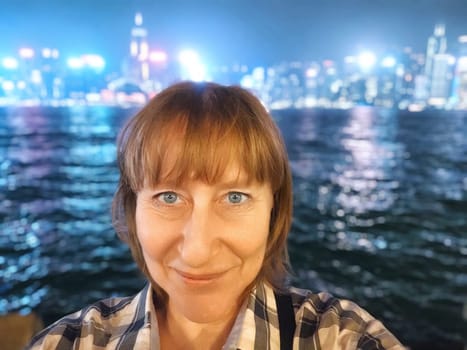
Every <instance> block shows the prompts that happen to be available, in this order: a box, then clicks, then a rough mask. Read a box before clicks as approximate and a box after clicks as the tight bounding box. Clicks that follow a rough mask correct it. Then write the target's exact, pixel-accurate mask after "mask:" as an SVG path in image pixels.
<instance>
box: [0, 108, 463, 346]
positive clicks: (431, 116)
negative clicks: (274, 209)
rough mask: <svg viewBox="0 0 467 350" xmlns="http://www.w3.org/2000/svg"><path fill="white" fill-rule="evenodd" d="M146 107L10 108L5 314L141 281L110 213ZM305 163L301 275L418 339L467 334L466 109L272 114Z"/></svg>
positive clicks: (0, 288)
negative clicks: (119, 142) (124, 139)
mask: <svg viewBox="0 0 467 350" xmlns="http://www.w3.org/2000/svg"><path fill="white" fill-rule="evenodd" d="M135 112H136V111H135V110H131V109H126V110H122V109H113V108H103V107H74V108H68V109H60V108H50V109H46V108H40V109H34V108H30V109H14V108H13V109H0V297H1V298H0V312H7V311H13V310H22V311H28V310H30V309H34V310H37V311H38V312H39V313H40V314H41V315H42V316H43V317H44V319H45V321H46V323H49V322H52V321H53V320H55V319H56V318H58V317H60V316H62V315H63V314H66V313H69V312H71V311H74V310H76V309H79V308H81V307H82V306H84V305H85V304H87V303H90V302H92V301H95V300H96V299H99V298H103V297H107V296H110V295H122V294H124V295H129V294H132V293H134V292H136V291H137V290H138V289H139V288H141V287H142V285H143V283H144V282H143V280H142V279H141V277H140V275H139V273H138V272H137V270H136V268H135V265H134V264H133V262H132V260H131V257H130V254H129V251H128V249H127V248H126V247H125V246H124V245H123V244H122V243H120V242H119V241H118V239H116V237H115V235H114V233H113V230H112V228H111V223H110V215H109V213H110V201H111V197H112V194H113V192H114V190H115V186H116V182H117V180H118V174H117V170H116V166H115V137H116V133H117V130H118V129H119V127H120V126H121V124H122V123H123V121H124V120H125V119H126V118H127V117H128V116H129V115H132V114H134V113H135ZM274 115H275V117H276V119H277V121H278V123H279V126H280V128H281V129H282V131H283V133H284V138H285V140H286V143H287V148H288V151H289V155H290V160H291V165H292V169H293V174H294V186H295V213H294V216H295V220H294V225H293V229H292V233H291V236H290V251H291V258H292V262H293V265H294V269H295V284H296V285H299V286H302V287H306V288H310V289H312V290H328V291H331V292H332V293H334V294H335V295H337V296H341V297H347V298H351V299H353V300H355V301H357V302H358V303H359V304H360V305H362V306H364V307H365V308H367V309H368V310H369V311H370V312H371V313H372V314H374V315H375V316H377V317H379V318H381V319H383V320H384V322H385V324H386V325H387V326H388V327H389V328H390V329H391V330H393V331H394V333H396V334H397V335H398V336H399V337H400V338H401V339H402V340H404V341H405V342H408V343H416V342H419V341H430V342H436V341H439V342H442V341H443V340H455V341H458V342H462V341H464V342H466V343H467V323H466V320H465V319H466V318H467V306H465V305H466V303H467V215H466V213H467V211H466V209H465V208H467V141H466V135H467V124H466V121H467V115H466V114H465V113H460V112H459V113H457V112H450V113H447V112H443V113H441V112H424V113H406V112H391V111H384V110H376V109H371V108H367V107H362V108H355V109H352V110H350V111H329V110H301V111H282V112H277V113H274Z"/></svg>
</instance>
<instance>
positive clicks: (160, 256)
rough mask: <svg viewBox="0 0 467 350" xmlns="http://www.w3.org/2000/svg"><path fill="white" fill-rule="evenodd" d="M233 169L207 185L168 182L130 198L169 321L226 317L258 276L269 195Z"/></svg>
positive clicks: (266, 231) (267, 188) (266, 230)
mask: <svg viewBox="0 0 467 350" xmlns="http://www.w3.org/2000/svg"><path fill="white" fill-rule="evenodd" d="M238 169H239V168H238V167H235V166H232V167H230V168H228V169H227V170H226V171H225V173H224V175H223V176H222V177H221V179H220V180H219V181H218V182H217V183H215V184H212V185H208V184H206V183H204V182H201V181H198V180H189V181H186V182H185V183H183V184H182V185H178V186H176V185H174V183H170V181H168V182H164V183H159V184H158V185H157V186H155V187H154V188H152V187H151V188H149V187H145V188H143V189H142V190H141V191H140V192H138V196H137V206H136V228H137V235H138V239H139V242H140V244H141V248H142V251H143V256H144V259H145V262H146V265H147V268H148V271H149V273H150V275H151V277H152V278H153V279H154V281H156V282H157V284H158V285H159V286H160V287H161V288H162V289H164V290H165V291H166V292H167V294H168V295H169V300H168V311H169V313H173V314H177V315H182V316H184V317H186V318H188V319H189V320H191V321H193V322H201V323H205V322H215V321H216V320H225V319H226V317H234V316H235V315H236V313H237V311H238V307H239V306H240V304H241V302H242V300H241V297H242V296H243V293H244V291H245V289H246V288H247V287H248V286H249V285H250V284H251V282H253V280H254V279H255V278H256V276H257V275H258V272H259V270H260V269H261V266H262V263H263V259H264V255H265V252H266V246H267V240H268V234H269V221H270V216H271V209H272V206H273V195H272V191H271V187H270V185H269V184H267V183H257V182H248V181H247V177H246V174H245V173H243V172H241V171H239V170H238Z"/></svg>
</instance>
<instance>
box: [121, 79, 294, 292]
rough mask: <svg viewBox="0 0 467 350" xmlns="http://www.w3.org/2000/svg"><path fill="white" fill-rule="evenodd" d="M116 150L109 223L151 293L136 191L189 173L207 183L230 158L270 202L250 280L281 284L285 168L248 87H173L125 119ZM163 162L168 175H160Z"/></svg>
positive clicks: (286, 219)
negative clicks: (261, 255)
mask: <svg viewBox="0 0 467 350" xmlns="http://www.w3.org/2000/svg"><path fill="white" fill-rule="evenodd" d="M117 152H118V154H117V161H118V165H119V168H120V182H119V185H118V189H117V192H116V193H115V196H114V200H113V207H112V216H113V224H114V227H115V229H116V231H117V233H118V235H119V237H120V238H121V239H122V240H123V241H124V242H126V243H127V244H128V245H129V246H130V249H131V252H132V254H133V258H134V259H135V261H136V263H137V265H138V266H139V268H140V269H141V270H142V271H143V273H144V274H145V275H146V276H147V277H148V278H149V280H150V281H151V283H152V284H153V287H154V288H155V290H156V293H158V294H159V295H160V296H164V292H163V291H162V290H160V288H159V287H158V286H157V283H156V282H155V281H153V280H152V278H151V276H150V275H149V273H148V271H147V268H146V264H145V262H144V258H143V254H142V251H141V246H140V243H139V241H138V238H137V235H136V224H135V210H136V196H137V192H138V191H139V190H140V189H141V188H142V187H143V186H144V185H149V186H151V185H155V184H157V183H158V182H159V181H161V180H162V179H163V178H165V177H170V178H171V179H176V181H179V182H182V181H184V180H185V179H186V178H187V177H190V178H191V177H194V178H196V179H199V180H202V181H205V182H207V183H213V182H215V181H216V180H217V179H218V178H219V177H220V176H222V175H223V171H224V169H225V168H226V167H227V165H228V164H231V162H233V161H234V162H235V161H237V162H238V164H240V165H242V170H244V171H245V172H246V174H247V175H248V176H249V178H250V179H254V180H256V181H258V182H261V183H264V182H268V183H269V184H270V185H271V188H272V191H273V196H274V207H273V210H272V215H271V222H270V232H269V238H268V246H267V250H266V255H265V259H264V262H263V266H262V268H261V271H260V273H259V275H258V277H257V279H256V280H255V281H254V282H257V281H258V280H260V279H264V280H266V281H267V282H269V283H270V284H271V285H272V286H273V287H274V288H276V289H281V288H282V287H283V284H284V280H285V278H286V277H287V274H288V271H289V260H288V253H287V235H288V232H289V229H290V224H291V217H292V180H291V174H290V168H289V164H288V158H287V152H286V149H285V145H284V143H283V141H282V137H281V135H280V132H279V130H278V128H277V126H276V125H275V123H274V121H273V119H272V118H271V116H270V115H269V113H268V112H267V111H266V109H265V108H264V107H263V105H262V104H261V102H260V101H259V100H258V99H257V98H256V97H254V96H253V95H252V94H251V93H250V92H248V91H246V90H245V89H243V88H240V87H236V86H221V85H218V84H214V83H192V82H181V83H177V84H175V85H172V86H171V87H169V88H167V89H165V90H163V91H162V92H160V93H159V94H158V95H156V96H155V97H154V98H153V99H152V100H151V101H150V102H149V103H148V104H147V105H146V106H145V107H144V108H143V109H142V110H141V111H140V112H139V113H137V114H136V115H135V116H134V117H133V118H131V119H130V120H129V121H128V122H127V124H126V125H125V126H124V128H123V129H122V131H121V133H120V136H119V139H118V144H117ZM174 154H175V157H174ZM170 155H171V157H170ZM169 158H170V161H169ZM167 162H169V163H170V164H167ZM167 167H169V169H170V170H169V174H167V173H164V174H163V173H162V171H165V170H166V169H167ZM161 293H162V295H161ZM164 299H165V297H164Z"/></svg>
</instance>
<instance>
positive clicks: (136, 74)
mask: <svg viewBox="0 0 467 350" xmlns="http://www.w3.org/2000/svg"><path fill="white" fill-rule="evenodd" d="M147 36H148V32H147V30H146V28H144V27H143V15H142V14H141V13H140V12H137V13H136V14H135V18H134V26H133V28H132V29H131V42H130V67H129V71H130V74H129V75H130V77H131V78H133V79H135V80H138V81H139V80H142V81H145V80H147V79H148V78H149V62H148V60H149V45H148V41H147Z"/></svg>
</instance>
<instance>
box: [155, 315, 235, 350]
mask: <svg viewBox="0 0 467 350" xmlns="http://www.w3.org/2000/svg"><path fill="white" fill-rule="evenodd" d="M156 314H157V322H158V326H159V339H160V340H159V341H160V346H161V349H162V350H165V349H174V350H178V349H184V350H185V349H187V350H198V349H203V350H204V349H212V350H214V349H221V348H222V346H223V345H224V344H225V342H226V340H227V338H228V336H229V333H230V331H231V329H232V327H233V324H234V323H235V319H236V316H237V313H236V312H235V313H233V314H232V315H231V316H230V317H225V318H223V319H221V320H217V321H214V322H209V323H197V322H193V321H191V320H189V319H187V318H186V317H184V316H183V315H180V314H178V313H176V312H173V311H172V310H171V308H170V306H169V307H168V308H167V309H166V310H165V311H164V310H160V311H159V310H158V311H157V312H156Z"/></svg>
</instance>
